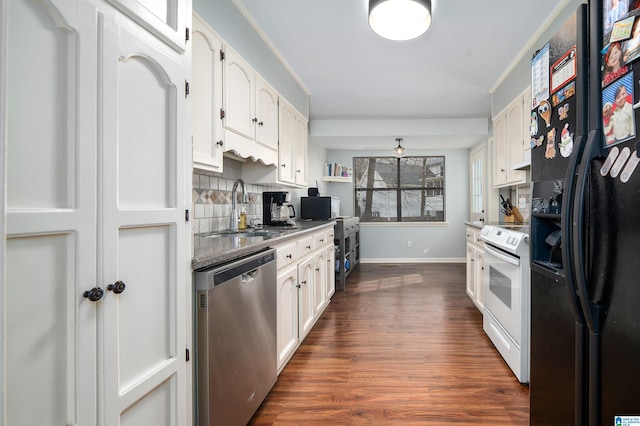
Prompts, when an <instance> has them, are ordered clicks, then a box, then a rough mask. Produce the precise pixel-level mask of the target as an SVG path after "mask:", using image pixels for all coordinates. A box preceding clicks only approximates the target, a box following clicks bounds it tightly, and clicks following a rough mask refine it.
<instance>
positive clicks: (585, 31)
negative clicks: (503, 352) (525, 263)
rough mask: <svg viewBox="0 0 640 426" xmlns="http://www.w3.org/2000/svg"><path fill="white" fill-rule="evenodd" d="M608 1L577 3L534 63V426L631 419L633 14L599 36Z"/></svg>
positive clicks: (636, 182) (639, 63) (635, 352)
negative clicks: (574, 11)
mask: <svg viewBox="0 0 640 426" xmlns="http://www.w3.org/2000/svg"><path fill="white" fill-rule="evenodd" d="M609 3H610V2H608V1H606V2H603V1H589V2H588V7H587V5H581V6H580V7H579V9H578V10H577V12H576V14H575V15H574V16H573V17H571V19H569V20H568V21H567V23H566V24H565V25H564V26H563V27H561V28H560V29H559V31H558V32H557V33H556V35H554V36H553V37H552V38H551V39H550V40H549V43H548V44H546V45H544V46H540V47H541V49H540V51H539V52H538V54H537V55H535V56H534V58H533V60H532V67H531V69H532V98H533V99H534V103H533V104H532V106H531V108H532V110H531V138H532V146H533V148H532V150H531V176H532V181H533V186H532V210H531V293H532V294H531V377H530V398H531V406H530V416H531V425H534V426H535V425H549V424H564V425H581V426H582V425H591V426H595V425H598V426H599V425H618V424H637V422H638V420H637V418H638V417H640V399H639V398H638V397H637V393H636V392H634V391H633V389H636V388H637V384H638V383H639V382H640V368H638V359H640V326H639V324H640V309H638V306H640V285H638V277H637V255H638V253H640V221H638V218H637V215H638V212H639V211H640V197H638V193H640V173H639V174H638V175H636V174H635V173H634V172H635V171H636V165H637V164H638V162H639V161H640V159H639V158H638V155H637V148H638V142H639V140H638V136H639V133H638V130H637V127H636V126H637V123H638V113H637V112H634V110H633V108H636V107H637V104H638V100H639V99H640V96H639V95H640V93H639V92H638V89H637V88H638V86H637V81H638V76H639V75H640V60H638V59H637V56H638V53H640V51H638V50H635V49H633V48H632V46H633V45H634V44H635V43H636V42H637V41H640V38H637V39H634V35H633V31H631V28H634V29H635V28H636V25H635V24H633V22H634V21H635V22H636V23H637V22H638V21H640V18H638V17H636V16H637V15H639V14H640V9H634V10H631V11H629V10H628V9H629V8H630V7H632V6H628V5H630V4H632V2H620V6H619V9H623V8H624V9H623V10H621V12H622V13H621V14H620V15H619V18H620V19H621V20H620V21H619V23H618V24H616V25H613V26H609V25H608V24H607V25H605V22H606V21H607V20H606V16H607V15H606V14H605V13H604V12H603V7H604V9H605V11H606V10H608V8H609V7H610V4H609ZM633 4H634V5H637V2H633ZM635 7H637V6H635ZM625 18H629V19H627V20H626V21H624V19H625ZM603 28H607V30H606V32H603ZM612 39H613V40H614V42H613V43H610V42H611V40H612ZM616 39H617V40H619V41H615V40H616ZM615 59H618V60H615ZM614 60H615V61H614ZM601 65H602V68H601ZM625 92H626V93H625ZM632 105H635V106H633V107H632ZM538 145H539V146H538Z"/></svg>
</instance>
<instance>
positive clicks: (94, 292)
mask: <svg viewBox="0 0 640 426" xmlns="http://www.w3.org/2000/svg"><path fill="white" fill-rule="evenodd" d="M102 296H104V290H103V289H101V288H100V287H94V288H92V289H91V290H87V291H85V292H84V293H82V297H86V298H87V299H89V300H91V301H92V302H97V301H98V300H100V299H102Z"/></svg>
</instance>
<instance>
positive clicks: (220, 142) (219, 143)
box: [216, 141, 224, 147]
mask: <svg viewBox="0 0 640 426" xmlns="http://www.w3.org/2000/svg"><path fill="white" fill-rule="evenodd" d="M216 145H220V146H221V147H222V145H224V142H222V141H218V142H216Z"/></svg>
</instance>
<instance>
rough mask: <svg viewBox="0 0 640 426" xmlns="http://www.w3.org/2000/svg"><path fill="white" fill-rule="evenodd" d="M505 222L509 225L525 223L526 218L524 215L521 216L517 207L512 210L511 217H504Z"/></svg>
mask: <svg viewBox="0 0 640 426" xmlns="http://www.w3.org/2000/svg"><path fill="white" fill-rule="evenodd" d="M504 221H505V222H507V223H523V222H524V218H523V217H522V214H520V210H518V208H517V207H516V206H513V207H512V208H511V214H510V215H509V216H506V215H505V217H504Z"/></svg>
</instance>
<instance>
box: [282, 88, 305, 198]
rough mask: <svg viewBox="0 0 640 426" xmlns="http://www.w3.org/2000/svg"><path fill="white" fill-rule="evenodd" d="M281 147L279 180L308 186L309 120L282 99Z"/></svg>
mask: <svg viewBox="0 0 640 426" xmlns="http://www.w3.org/2000/svg"><path fill="white" fill-rule="evenodd" d="M279 118H280V146H279V149H278V156H279V162H278V178H279V180H280V181H281V182H283V183H288V184H295V185H300V186H304V185H306V184H307V138H308V130H307V129H308V127H307V120H306V119H305V118H304V117H303V116H302V114H300V113H299V112H298V111H297V110H296V109H295V108H294V107H292V106H291V105H290V104H289V103H288V102H286V101H285V100H284V99H282V98H281V99H280V116H279Z"/></svg>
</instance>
